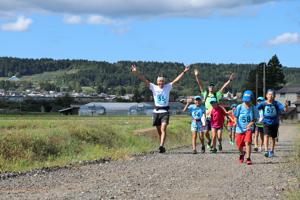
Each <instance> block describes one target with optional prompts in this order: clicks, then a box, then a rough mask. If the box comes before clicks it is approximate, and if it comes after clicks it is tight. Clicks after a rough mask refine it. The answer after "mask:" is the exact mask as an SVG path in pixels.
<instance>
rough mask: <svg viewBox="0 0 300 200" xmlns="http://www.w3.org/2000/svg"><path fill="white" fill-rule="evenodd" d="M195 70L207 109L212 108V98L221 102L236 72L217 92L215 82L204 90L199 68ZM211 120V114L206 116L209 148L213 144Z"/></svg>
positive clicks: (205, 132) (206, 134) (206, 133)
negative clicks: (210, 133) (210, 134)
mask: <svg viewBox="0 0 300 200" xmlns="http://www.w3.org/2000/svg"><path fill="white" fill-rule="evenodd" d="M194 72H195V76H196V80H197V82H198V85H199V87H200V91H201V94H202V95H203V98H204V105H205V108H206V110H208V109H210V108H211V104H210V100H211V99H212V98H216V99H217V102H219V99H220V97H221V96H222V95H223V93H224V91H225V88H226V87H227V86H228V85H229V84H230V82H231V81H232V80H233V78H234V76H235V74H234V73H233V74H231V76H230V78H229V80H228V81H227V82H226V83H225V84H224V85H223V87H222V88H221V89H220V90H219V91H217V92H214V91H215V84H213V83H210V84H209V86H208V92H207V91H206V90H204V87H203V85H202V82H201V81H200V79H199V77H198V70H197V69H194ZM210 120H211V118H210V117H209V116H207V117H206V127H205V131H204V134H205V136H206V138H207V139H208V143H207V148H208V149H209V148H211V146H210V145H211V139H210V136H209V131H210V130H211V124H210Z"/></svg>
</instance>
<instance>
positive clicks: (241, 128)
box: [233, 90, 259, 165]
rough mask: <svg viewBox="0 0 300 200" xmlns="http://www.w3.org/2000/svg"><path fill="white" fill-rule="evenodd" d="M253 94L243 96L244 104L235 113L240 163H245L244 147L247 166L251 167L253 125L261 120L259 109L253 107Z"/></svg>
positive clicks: (246, 93) (248, 92)
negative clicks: (244, 148)
mask: <svg viewBox="0 0 300 200" xmlns="http://www.w3.org/2000/svg"><path fill="white" fill-rule="evenodd" d="M252 99H253V93H252V92H251V91H249V90H247V91H245V92H244V94H243V102H244V103H243V104H240V105H238V106H237V107H236V109H235V111H234V114H233V115H234V116H235V123H236V133H237V134H236V144H237V146H238V148H239V152H240V157H239V163H243V162H244V156H245V151H244V150H243V147H244V146H246V152H247V160H246V164H247V165H251V164H252V161H251V159H250V155H251V143H252V130H253V125H254V124H255V122H256V121H257V119H258V118H259V114H258V110H257V108H256V107H255V106H254V105H252Z"/></svg>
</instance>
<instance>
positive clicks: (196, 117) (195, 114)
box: [192, 111, 201, 119]
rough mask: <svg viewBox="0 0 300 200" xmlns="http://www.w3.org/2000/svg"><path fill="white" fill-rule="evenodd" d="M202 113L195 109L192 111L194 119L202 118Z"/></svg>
mask: <svg viewBox="0 0 300 200" xmlns="http://www.w3.org/2000/svg"><path fill="white" fill-rule="evenodd" d="M200 115H201V113H200V111H193V112H192V116H193V118H194V119H201V116H200Z"/></svg>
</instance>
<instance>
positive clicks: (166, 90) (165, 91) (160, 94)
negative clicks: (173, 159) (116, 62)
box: [131, 65, 190, 153]
mask: <svg viewBox="0 0 300 200" xmlns="http://www.w3.org/2000/svg"><path fill="white" fill-rule="evenodd" d="M131 66H132V72H133V73H135V74H136V75H137V76H138V77H139V78H140V79H141V80H142V81H143V82H144V83H145V84H146V85H147V86H148V87H149V88H150V90H151V91H152V93H153V98H154V103H155V109H154V111H153V126H156V129H157V134H158V139H159V142H160V145H159V148H158V149H159V151H158V152H159V153H165V152H166V148H165V147H164V143H165V139H166V136H167V125H168V124H169V118H170V113H169V109H170V108H169V97H170V90H171V89H172V88H173V87H174V85H175V84H176V83H177V82H178V81H179V80H180V79H181V78H182V77H183V76H184V74H185V73H186V72H187V71H189V70H190V68H189V65H186V67H185V69H184V71H183V72H182V73H181V74H179V76H177V78H176V79H175V80H174V81H173V82H171V83H169V84H167V85H165V83H166V82H165V78H164V77H163V76H159V77H158V78H157V80H156V83H157V85H154V84H153V83H150V82H149V81H148V80H147V79H146V78H145V77H144V76H142V75H141V74H140V73H138V71H137V69H136V66H135V65H131Z"/></svg>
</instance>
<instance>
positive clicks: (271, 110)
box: [256, 101, 285, 125]
mask: <svg viewBox="0 0 300 200" xmlns="http://www.w3.org/2000/svg"><path fill="white" fill-rule="evenodd" d="M264 103H265V101H263V102H261V103H260V104H258V105H257V106H256V107H257V109H258V110H263V109H264ZM284 109H285V107H284V105H282V104H281V103H280V102H278V101H277V111H278V113H280V114H281V112H282V111H283V110H284ZM263 112H264V123H266V124H270V125H274V124H278V122H279V118H278V117H279V116H278V114H277V112H276V109H275V106H274V101H273V102H272V103H271V104H268V103H266V106H265V110H263Z"/></svg>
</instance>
